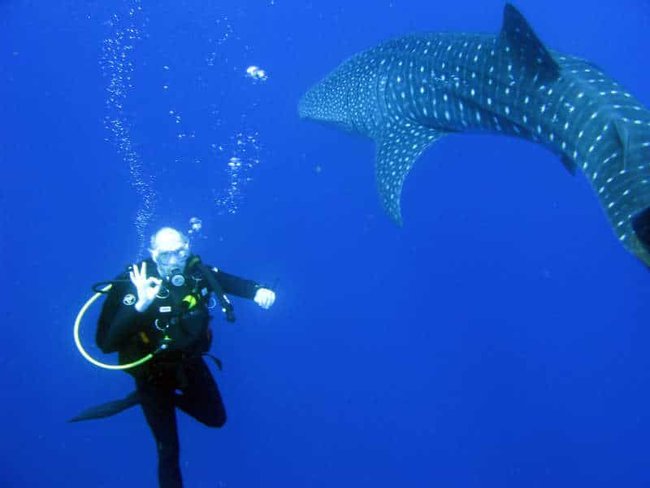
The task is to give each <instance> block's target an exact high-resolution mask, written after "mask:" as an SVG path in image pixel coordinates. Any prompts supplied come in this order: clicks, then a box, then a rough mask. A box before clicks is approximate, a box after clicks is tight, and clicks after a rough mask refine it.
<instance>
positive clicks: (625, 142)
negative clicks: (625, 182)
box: [614, 120, 630, 169]
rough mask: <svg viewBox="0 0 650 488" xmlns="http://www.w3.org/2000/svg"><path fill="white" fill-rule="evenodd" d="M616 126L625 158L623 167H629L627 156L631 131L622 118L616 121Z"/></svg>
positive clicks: (623, 157)
mask: <svg viewBox="0 0 650 488" xmlns="http://www.w3.org/2000/svg"><path fill="white" fill-rule="evenodd" d="M614 127H615V128H616V134H617V135H618V140H619V141H620V143H621V148H622V151H623V153H622V159H623V169H625V168H627V164H626V158H627V148H628V147H629V145H630V131H628V130H627V127H626V126H625V124H624V123H623V122H621V121H620V120H615V121H614Z"/></svg>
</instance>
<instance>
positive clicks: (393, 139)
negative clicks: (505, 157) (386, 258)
mask: <svg viewBox="0 0 650 488" xmlns="http://www.w3.org/2000/svg"><path fill="white" fill-rule="evenodd" d="M299 112H300V115H301V117H304V118H309V119H315V120H320V121H326V122H331V123H335V124H337V125H339V126H342V127H343V128H345V129H347V130H350V131H353V132H359V133H362V134H365V135H368V136H369V137H372V138H373V139H374V140H375V141H376V142H377V161H376V176H377V184H378V187H379V192H380V195H381V199H382V202H383V204H384V207H385V208H386V210H387V211H388V213H389V214H390V216H391V217H392V218H393V219H394V220H395V221H396V222H401V212H400V193H401V190H402V185H403V182H404V179H405V177H406V175H407V173H408V171H409V170H410V168H411V167H412V165H413V163H414V162H415V161H416V160H417V158H418V157H419V156H420V154H421V153H422V152H423V151H424V150H425V149H426V148H427V147H428V146H429V145H430V144H431V143H433V142H434V141H435V140H437V139H439V138H440V137H442V136H443V135H445V134H447V133H450V132H476V131H482V132H493V133H500V134H507V135H513V136H519V137H523V138H525V139H529V140H532V141H535V142H538V143H540V144H543V145H544V146H546V147H548V148H550V149H551V150H552V151H553V152H555V153H556V154H557V155H558V156H559V157H560V158H561V160H562V162H563V164H564V165H565V167H566V168H567V169H568V170H569V171H570V172H571V173H574V172H575V171H576V169H580V170H581V171H582V172H583V173H584V174H585V176H586V177H587V178H588V179H589V181H590V182H591V184H592V186H593V188H594V190H595V191H596V193H597V195H598V198H599V199H600V202H601V204H602V206H603V208H604V210H605V212H606V214H607V216H608V218H609V220H610V222H611V224H612V227H613V229H614V231H615V233H616V235H617V236H618V238H619V239H620V240H621V242H622V243H623V244H624V245H625V247H626V248H627V249H629V250H630V251H631V252H632V253H634V254H635V255H636V256H637V257H639V258H640V259H641V260H642V261H643V262H645V263H646V264H648V265H650V252H649V250H650V241H649V239H650V230H648V229H650V212H645V210H646V209H648V208H650V112H648V110H647V109H645V108H644V107H643V106H642V105H641V104H640V103H639V101H638V100H636V99H635V98H634V97H633V96H632V95H630V94H629V93H627V92H626V91H625V90H624V89H623V88H622V87H621V86H619V85H618V84H617V83H616V82H615V81H613V80H612V79H611V78H609V77H608V76H607V75H605V74H604V73H603V72H602V71H601V70H600V69H598V68H597V67H595V66H593V65H592V64H590V63H589V62H587V61H584V60H581V59H578V58H575V57H573V56H565V55H562V54H559V53H556V52H552V51H549V50H548V49H547V48H546V47H545V46H544V45H543V44H542V42H541V41H540V40H539V39H538V38H537V36H536V35H535V33H534V32H533V31H532V29H531V27H530V26H529V25H528V23H527V22H526V20H525V19H524V18H523V16H522V15H521V14H520V13H519V12H518V11H517V10H516V9H515V8H514V7H513V6H512V5H509V4H507V5H506V7H505V10H504V22H503V27H502V29H501V32H500V33H499V34H498V35H496V36H495V35H477V34H422V35H411V36H406V37H401V38H398V39H394V40H390V41H387V42H385V43H383V44H380V45H379V46H377V47H375V48H373V49H370V50H368V51H365V52H363V53H360V54H358V55H356V56H354V57H352V58H351V59H349V60H348V61H346V62H344V63H343V64H342V65H341V66H339V67H338V68H337V69H336V70H334V71H333V72H332V73H331V74H330V75H328V76H327V77H326V78H325V79H324V80H323V81H321V82H320V83H319V84H317V85H316V86H314V87H313V88H312V89H311V90H309V91H308V92H307V93H306V94H305V95H304V97H303V98H302V99H301V100H300V104H299ZM635 230H636V232H635Z"/></svg>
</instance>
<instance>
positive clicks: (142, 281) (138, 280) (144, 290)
mask: <svg viewBox="0 0 650 488" xmlns="http://www.w3.org/2000/svg"><path fill="white" fill-rule="evenodd" d="M129 276H130V277H131V283H133V285H134V286H135V288H136V290H138V301H137V302H136V303H135V309H136V310H137V311H138V312H144V311H145V310H146V309H148V308H149V305H151V304H152V303H153V301H154V300H155V299H156V295H157V294H158V292H159V291H160V287H161V286H162V280H160V279H158V278H156V277H154V276H150V277H149V278H147V263H146V261H145V262H144V263H142V268H141V269H138V265H137V264H134V265H133V269H132V270H131V272H130V273H129Z"/></svg>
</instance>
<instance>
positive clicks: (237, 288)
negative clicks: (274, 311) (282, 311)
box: [211, 268, 275, 309]
mask: <svg viewBox="0 0 650 488" xmlns="http://www.w3.org/2000/svg"><path fill="white" fill-rule="evenodd" d="M211 272H212V273H213V274H214V275H215V277H216V279H217V281H218V282H219V284H220V285H221V288H223V292H224V293H227V294H231V295H237V296H240V297H242V298H248V299H251V300H254V301H255V303H257V304H258V305H259V306H260V307H262V308H264V309H267V308H270V307H271V306H272V305H273V303H274V302H275V292H274V291H273V290H271V289H270V288H268V287H266V286H264V285H262V284H260V283H257V282H256V281H252V280H246V279H244V278H240V277H238V276H235V275H231V274H228V273H225V272H223V271H220V270H218V269H217V268H212V270H211Z"/></svg>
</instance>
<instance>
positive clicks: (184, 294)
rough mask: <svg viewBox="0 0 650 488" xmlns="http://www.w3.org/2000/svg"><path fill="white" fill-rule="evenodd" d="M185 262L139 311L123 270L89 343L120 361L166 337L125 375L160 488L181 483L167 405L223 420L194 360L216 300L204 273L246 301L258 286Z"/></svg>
mask: <svg viewBox="0 0 650 488" xmlns="http://www.w3.org/2000/svg"><path fill="white" fill-rule="evenodd" d="M192 258H194V257H191V258H190V259H189V260H188V265H187V268H186V270H185V273H184V277H185V284H183V285H182V286H174V285H172V284H171V283H169V282H167V281H165V282H164V283H163V287H162V289H161V292H159V294H158V298H156V300H155V301H154V302H153V303H152V304H151V305H150V307H149V308H148V309H147V310H145V311H144V312H142V313H140V312H138V311H137V310H135V307H134V304H135V302H136V301H137V290H136V288H135V286H134V285H133V284H132V283H131V281H130V279H129V273H128V270H127V271H126V272H125V273H123V274H122V275H120V276H119V277H118V278H117V279H116V280H115V281H114V285H113V288H112V289H111V290H110V292H109V294H108V297H107V299H106V301H105V302H104V306H103V309H102V313H101V316H100V318H99V323H98V328H97V336H96V341H97V345H98V346H99V347H100V348H101V350H102V351H103V352H105V353H110V352H116V351H117V352H119V360H120V364H126V363H130V362H132V361H135V360H137V359H139V358H141V357H143V356H145V355H147V354H148V353H150V352H154V351H156V350H158V349H159V347H160V345H161V344H162V343H163V340H164V339H165V338H168V344H169V346H168V348H167V349H166V350H164V351H162V352H158V353H156V355H155V356H154V357H153V359H151V360H150V361H148V362H146V363H144V364H143V365H141V366H138V367H135V368H132V369H130V370H127V371H128V372H129V373H131V374H132V375H133V377H134V378H135V383H136V387H137V401H138V402H139V403H140V404H141V406H142V410H143V412H144V415H145V417H146V419H147V423H148V424H149V427H150V428H151V431H152V432H153V435H154V437H155V440H156V445H157V447H158V480H159V484H160V486H161V487H163V488H177V487H181V486H182V484H183V482H182V478H181V472H180V464H179V441H178V431H177V425H176V412H175V408H176V407H178V408H180V409H181V410H183V411H184V412H186V413H187V414H189V415H191V416H192V417H194V418H195V419H196V420H198V421H199V422H201V423H203V424H205V425H207V426H210V427H221V426H222V425H223V424H224V423H225V421H226V412H225V409H224V406H223V402H222V400H221V395H220V393H219V389H218V387H217V383H216V382H215V380H214V378H213V376H212V374H211V373H210V370H209V369H208V367H207V365H206V364H205V361H204V360H203V358H202V355H203V354H204V353H206V352H207V351H208V349H209V348H210V343H211V331H210V329H209V321H210V318H211V317H210V310H209V307H210V305H214V304H216V307H215V308H214V310H216V311H217V313H219V314H220V313H221V311H220V308H221V305H220V303H219V301H215V299H214V298H211V297H213V296H214V295H213V293H212V292H214V291H215V290H212V287H211V286H210V283H209V281H210V280H208V279H206V277H205V276H204V274H205V273H206V272H207V273H211V274H212V276H213V277H214V278H216V283H217V284H218V287H220V288H221V290H219V291H220V292H222V293H225V294H232V295H237V296H240V297H244V298H250V299H252V298H253V297H254V296H255V293H256V291H257V290H258V289H259V288H260V287H261V285H259V284H258V283H256V282H254V281H250V280H244V279H242V278H238V277H236V276H233V275H230V274H227V273H224V272H222V271H219V270H216V269H210V268H208V267H206V266H203V265H201V264H200V261H199V260H198V259H192ZM193 263H198V264H196V265H194V264H193ZM147 276H148V277H149V276H156V277H157V276H158V274H157V270H156V265H155V263H153V261H151V260H147ZM212 283H213V284H214V283H215V282H214V281H212ZM211 301H212V303H211ZM169 339H170V340H169Z"/></svg>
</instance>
